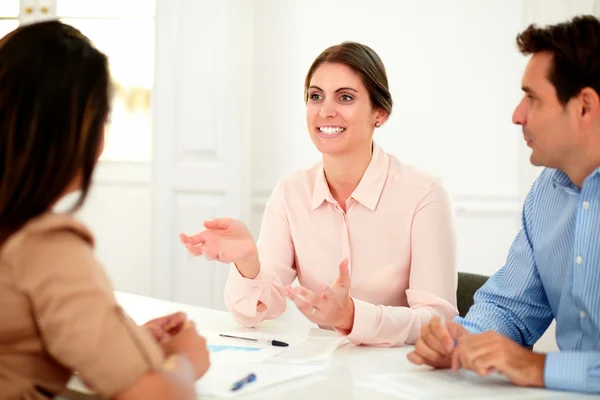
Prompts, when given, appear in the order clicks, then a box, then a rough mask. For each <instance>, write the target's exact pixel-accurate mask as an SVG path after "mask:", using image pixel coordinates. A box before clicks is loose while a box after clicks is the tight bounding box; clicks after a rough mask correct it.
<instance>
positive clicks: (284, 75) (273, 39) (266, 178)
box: [250, 0, 529, 274]
mask: <svg viewBox="0 0 600 400" xmlns="http://www.w3.org/2000/svg"><path fill="white" fill-rule="evenodd" d="M259 4H260V7H258V9H257V12H256V29H255V42H254V43H255V44H254V50H255V57H256V58H255V59H256V60H257V65H256V68H255V69H254V76H253V78H254V92H253V95H254V102H253V107H254V108H253V109H254V112H253V115H254V125H253V131H252V139H253V140H252V142H251V154H252V160H253V163H252V170H251V174H252V175H251V188H252V197H251V199H252V200H251V201H252V205H253V207H252V215H251V220H250V221H251V227H252V230H253V232H254V234H255V235H257V234H258V229H259V224H260V219H261V216H262V210H263V208H264V203H265V201H266V198H267V197H268V194H269V193H270V191H271V189H272V188H273V186H274V185H275V183H276V182H277V181H278V180H279V179H281V178H282V177H283V176H285V175H287V174H288V173H290V172H291V171H292V170H294V169H296V168H307V167H309V166H310V165H312V164H313V163H314V162H315V161H317V160H318V159H319V154H318V153H317V152H316V150H315V149H314V147H313V145H312V143H311V141H310V139H309V136H308V133H307V131H306V127H305V118H304V103H303V83H304V76H305V74H306V71H307V70H308V67H309V66H310V64H311V63H312V61H313V59H314V58H315V57H316V56H317V55H318V54H319V53H320V52H321V51H322V50H324V49H325V48H327V47H329V46H331V45H333V44H337V43H340V42H342V41H344V40H354V41H358V42H362V43H364V44H367V45H369V46H371V47H372V48H373V49H374V50H375V51H376V52H377V53H378V54H379V55H380V57H381V58H382V60H383V62H384V64H385V65H386V68H387V72H388V78H389V82H390V89H391V92H392V96H393V98H394V111H393V113H392V116H391V118H390V119H389V121H388V122H387V123H386V124H385V125H384V127H383V128H381V129H378V130H377V131H376V136H375V139H376V140H377V141H378V142H379V143H380V144H381V145H382V146H383V147H384V148H385V149H386V150H387V151H388V152H390V153H392V154H394V155H396V156H397V157H398V158H400V159H401V160H402V161H404V162H407V163H413V164H417V165H419V166H421V167H424V168H426V169H429V170H430V171H432V172H434V173H436V174H438V175H441V176H442V177H443V179H444V180H445V182H446V184H447V186H448V188H449V189H450V191H451V193H452V195H453V198H454V202H455V205H456V210H457V227H458V241H459V268H460V269H461V270H463V271H472V272H480V273H485V274H491V273H493V272H494V271H495V270H496V269H497V268H499V267H500V266H501V265H502V262H503V260H504V257H505V255H506V250H507V249H508V246H509V245H510V243H511V241H512V238H513V236H514V235H515V233H516V232H517V230H518V226H519V210H520V207H521V199H522V196H523V193H522V190H521V186H522V183H521V180H522V178H521V177H522V171H521V170H520V166H521V165H524V164H525V163H524V162H521V160H522V159H523V158H524V157H526V155H525V154H524V152H523V149H522V148H523V147H524V146H523V143H522V137H521V135H520V133H519V132H520V130H519V129H518V127H515V126H514V125H512V123H511V115H512V111H513V108H514V106H515V105H516V104H517V102H518V100H519V98H520V95H521V94H520V76H521V72H522V69H523V67H524V65H525V62H526V60H525V59H524V58H523V57H522V56H521V55H520V54H518V52H517V51H516V48H515V44H514V37H515V35H516V33H517V32H519V31H520V30H521V29H522V28H523V24H524V20H523V3H522V2H521V1H518V0H509V1H507V0H486V1H478V0H458V1H444V0H421V1H394V0H373V1H370V2H369V3H368V4H369V5H368V6H366V3H365V2H364V0H329V1H319V0H287V1H285V2H280V1H276V0H271V1H261V2H260V3H259ZM274 57H276V58H277V61H275V60H274ZM498 60H501V62H499V61H498ZM267 143H268V144H270V145H269V146H266V144H267ZM273 149H276V150H277V151H273ZM527 185H529V182H528V183H527ZM490 227H493V228H492V229H490ZM481 232H489V233H490V235H492V236H491V237H490V236H486V237H483V236H482V235H481Z"/></svg>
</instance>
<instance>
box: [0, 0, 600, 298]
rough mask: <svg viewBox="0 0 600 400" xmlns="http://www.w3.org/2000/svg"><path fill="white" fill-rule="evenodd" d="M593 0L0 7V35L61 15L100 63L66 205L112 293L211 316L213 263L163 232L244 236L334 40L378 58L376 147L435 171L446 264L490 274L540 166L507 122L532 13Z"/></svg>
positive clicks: (290, 157)
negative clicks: (102, 90)
mask: <svg viewBox="0 0 600 400" xmlns="http://www.w3.org/2000/svg"><path fill="white" fill-rule="evenodd" d="M599 10H600V8H599V5H598V1H592V0H571V1H568V0H369V1H366V0H156V1H152V0H101V1H100V0H0V17H2V18H1V19H0V33H2V34H4V33H6V32H8V31H10V30H12V29H14V28H15V27H16V26H17V25H18V24H19V23H29V22H34V21H39V20H43V19H53V18H59V19H61V20H63V21H65V22H67V23H69V24H72V25H74V26H76V27H78V28H80V29H81V31H82V32H83V33H84V34H86V35H87V36H89V37H90V38H91V39H92V41H94V42H95V44H96V45H97V47H98V48H100V49H101V50H103V51H104V52H105V53H106V54H107V55H108V56H109V58H110V64H111V69H112V74H113V78H114V81H115V87H116V93H115V98H114V103H113V112H112V116H111V121H110V123H109V125H108V127H107V135H108V136H107V147H106V150H105V153H104V155H103V156H102V159H101V162H100V165H99V168H98V169H97V173H96V175H95V180H94V185H93V189H92V192H91V196H90V198H89V201H88V203H87V204H86V205H85V207H84V208H83V210H82V211H81V212H80V213H79V214H80V217H81V218H82V219H83V220H84V221H85V222H87V223H88V224H89V225H90V226H91V228H92V230H93V231H94V233H95V235H96V237H97V253H98V256H99V258H100V259H101V260H102V261H103V263H104V264H105V266H106V268H107V270H108V272H109V274H110V276H111V278H112V279H113V282H114V284H115V287H116V289H117V290H119V291H124V292H131V293H137V294H142V295H149V296H154V297H160V298H165V299H172V300H175V301H180V302H186V303H191V304H196V305H201V306H205V307H213V308H220V309H222V308H224V305H223V300H222V290H223V285H224V283H225V280H226V277H227V273H228V268H227V267H226V266H224V265H220V264H217V263H214V262H207V261H205V260H203V259H201V258H198V259H192V258H190V257H189V256H188V255H187V253H186V251H185V249H184V248H183V247H182V246H181V245H180V244H179V242H178V238H177V234H178V233H179V232H186V233H193V232H196V231H199V230H200V229H201V228H202V221H203V220H205V219H207V218H210V217H215V216H231V217H235V218H241V219H242V220H244V221H245V222H246V223H247V224H248V225H249V226H250V228H251V230H252V232H253V234H254V235H255V236H257V235H258V230H259V227H260V220H261V217H262V211H263V208H264V204H265V202H266V200H267V198H268V196H269V194H270V191H271V190H272V188H273V187H274V186H275V184H276V182H277V181H278V180H279V179H280V178H282V177H284V176H285V175H287V174H289V173H290V172H291V171H293V170H295V169H297V168H307V167H310V166H311V165H312V164H314V163H315V162H317V161H318V160H319V154H318V153H317V152H316V150H315V149H314V148H313V146H312V143H311V141H310V139H309V136H308V133H307V132H306V127H305V117H304V103H303V81H304V76H305V73H306V71H307V69H308V67H309V66H310V64H311V63H312V61H313V59H314V58H315V57H316V56H317V55H318V54H319V53H320V52H321V51H322V50H324V49H325V48H327V47H329V46H331V45H333V44H337V43H340V42H342V41H345V40H353V41H358V42H362V43H364V44H367V45H368V46H370V47H372V48H373V49H374V50H375V51H376V52H377V53H378V54H379V55H380V56H381V58H382V60H383V62H384V64H385V65H386V68H387V72H388V77H389V81H390V87H391V92H392V96H393V98H394V102H395V104H394V112H393V114H392V116H391V118H390V120H389V121H388V123H386V124H385V125H384V127H382V128H381V129H378V130H377V131H376V136H375V140H376V141H377V142H379V143H380V144H381V145H382V146H383V147H384V149H385V150H386V151H387V152H389V153H392V154H394V155H396V156H397V157H398V158H399V159H400V160H402V161H404V162H407V163H413V164H416V165H418V166H420V167H422V168H425V169H427V170H429V171H431V172H433V173H435V174H437V175H440V176H441V177H442V178H443V179H444V181H445V183H446V185H447V187H448V188H449V190H450V192H451V194H452V198H453V202H454V207H455V212H456V221H457V229H458V269H459V270H460V271H467V272H476V273H480V274H486V275H489V274H492V273H493V272H495V271H496V270H497V269H498V268H500V267H501V266H502V264H503V262H504V259H505V257H506V254H507V250H508V248H509V246H510V244H511V242H512V240H513V237H514V235H515V234H516V233H517V231H518V229H519V223H520V212H521V205H522V201H523V199H524V196H525V195H526V193H527V191H528V189H529V186H530V184H531V183H532V181H533V179H535V177H536V175H537V174H538V173H539V170H538V169H536V168H534V167H532V166H531V165H530V164H529V150H528V148H527V147H526V146H525V144H524V142H523V139H522V135H521V130H520V128H519V127H517V126H514V125H513V124H512V123H511V116H512V112H513V110H514V107H515V106H516V105H517V103H518V102H519V100H520V97H521V90H520V79H521V74H522V72H523V69H524V67H525V65H526V62H527V58H525V57H523V56H521V55H520V54H519V53H518V51H517V49H516V46H515V36H516V35H517V33H518V32H520V31H521V30H522V29H524V28H525V27H526V26H527V25H529V24H530V23H533V22H535V23H538V24H548V23H555V22H560V21H564V20H566V19H568V18H570V17H572V16H574V15H577V14H596V15H598V12H599Z"/></svg>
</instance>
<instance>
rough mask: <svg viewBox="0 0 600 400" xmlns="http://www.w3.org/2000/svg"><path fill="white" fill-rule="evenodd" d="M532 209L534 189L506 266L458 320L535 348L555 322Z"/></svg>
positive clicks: (491, 279)
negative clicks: (533, 234)
mask: <svg viewBox="0 0 600 400" xmlns="http://www.w3.org/2000/svg"><path fill="white" fill-rule="evenodd" d="M532 206H533V189H532V191H530V192H529V194H528V196H527V198H526V200H525V203H524V207H523V214H522V228H521V230H520V231H519V233H518V234H517V237H516V238H515V240H514V241H513V244H512V246H511V248H510V251H509V254H508V258H507V261H506V264H505V265H504V266H503V267H502V268H501V269H500V270H499V271H498V272H496V273H495V274H494V275H492V277H490V279H489V280H488V281H487V282H486V284H485V285H484V286H483V287H481V288H480V289H479V290H478V291H477V292H476V293H475V296H474V303H475V304H474V305H473V306H472V307H471V309H470V310H469V312H468V314H467V315H466V316H465V318H456V321H457V322H459V323H461V324H462V325H463V326H465V328H467V329H468V330H470V331H471V332H474V333H477V332H483V331H487V330H494V331H496V332H499V333H501V334H503V335H504V336H507V337H509V338H510V339H512V340H513V341H515V342H517V343H520V344H522V345H525V346H532V345H533V344H534V343H535V342H536V341H537V340H538V339H539V338H540V337H541V336H542V335H543V333H544V332H545V331H546V329H547V328H548V326H549V325H550V323H551V322H552V319H553V314H552V310H551V308H550V305H549V304H548V299H547V298H546V292H545V290H544V287H543V285H542V281H541V279H540V276H539V275H538V271H537V267H536V264H535V259H534V256H533V247H532V244H531V240H530V238H529V232H528V222H527V214H528V213H529V212H530V210H531V207H532Z"/></svg>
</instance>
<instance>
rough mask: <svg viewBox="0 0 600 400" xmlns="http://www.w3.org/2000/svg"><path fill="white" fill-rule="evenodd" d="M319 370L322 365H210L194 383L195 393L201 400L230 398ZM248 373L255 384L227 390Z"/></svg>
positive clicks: (322, 368)
mask: <svg viewBox="0 0 600 400" xmlns="http://www.w3.org/2000/svg"><path fill="white" fill-rule="evenodd" d="M323 370H325V366H324V365H286V366H281V365H276V364H255V365H253V364H246V365H224V364H221V365H211V367H210V369H209V370H208V372H207V373H206V375H204V376H203V377H202V378H200V380H199V381H198V382H197V383H196V392H197V394H198V395H199V396H202V398H204V397H216V398H234V397H237V396H241V395H246V394H248V393H253V392H256V391H258V390H262V389H265V388H269V387H272V386H275V385H278V384H282V383H284V382H288V381H291V380H294V379H298V378H303V377H306V376H309V375H312V374H315V373H318V372H320V371H323ZM250 373H253V374H255V375H256V380H254V381H253V382H251V383H247V384H245V385H244V386H243V387H242V388H241V389H239V390H237V391H232V390H231V387H232V385H233V384H234V382H236V381H238V380H240V379H243V378H244V377H246V376H248V375H249V374H250Z"/></svg>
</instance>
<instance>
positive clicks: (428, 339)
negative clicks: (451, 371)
mask: <svg viewBox="0 0 600 400" xmlns="http://www.w3.org/2000/svg"><path fill="white" fill-rule="evenodd" d="M468 335H470V333H469V332H468V331H467V330H466V329H465V328H463V326H462V325H460V324H457V323H456V322H452V321H442V320H440V318H439V317H434V318H433V319H432V320H431V321H430V322H429V324H427V325H425V326H424V327H422V328H421V336H420V337H419V338H418V339H417V341H416V342H415V350H414V351H412V352H410V353H409V354H408V356H407V357H408V360H409V361H410V362H412V363H413V364H417V365H429V366H431V367H434V368H450V366H451V362H452V360H451V358H450V357H451V356H452V353H453V351H454V348H455V342H456V341H457V340H458V339H459V338H461V337H464V336H468Z"/></svg>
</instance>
